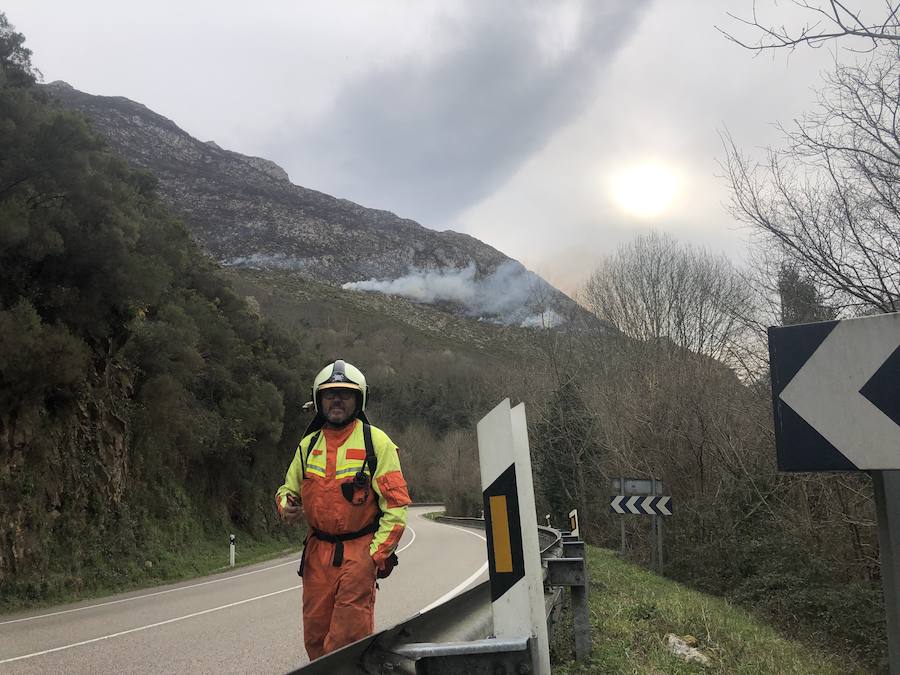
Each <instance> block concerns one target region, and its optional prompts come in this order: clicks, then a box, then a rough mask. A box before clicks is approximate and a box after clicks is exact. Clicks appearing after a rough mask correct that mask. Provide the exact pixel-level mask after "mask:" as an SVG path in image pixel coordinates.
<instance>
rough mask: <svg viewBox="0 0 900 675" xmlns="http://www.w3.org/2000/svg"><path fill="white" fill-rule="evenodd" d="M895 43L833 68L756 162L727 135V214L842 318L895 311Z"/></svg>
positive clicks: (898, 57) (898, 140)
mask: <svg viewBox="0 0 900 675" xmlns="http://www.w3.org/2000/svg"><path fill="white" fill-rule="evenodd" d="M898 124H900V47H894V46H890V47H888V48H886V49H881V50H879V51H878V52H876V54H875V56H874V57H873V58H872V59H871V60H870V62H869V63H867V64H865V65H862V66H838V67H837V69H836V71H835V73H834V74H833V75H832V76H831V77H830V78H829V79H828V82H827V86H826V88H825V90H824V91H823V92H822V93H821V94H820V96H819V101H818V109H817V111H816V112H815V113H813V114H810V115H807V116H805V117H804V118H803V119H801V120H799V121H797V122H796V125H795V127H794V128H793V129H790V130H785V134H786V140H787V142H786V146H785V147H784V148H781V149H772V148H770V149H769V150H768V152H767V159H766V160H765V161H764V162H762V163H754V162H753V161H752V160H751V159H749V158H748V157H746V156H744V155H742V154H741V153H740V152H739V151H738V149H737V146H736V144H735V142H734V140H733V139H732V138H731V137H730V136H729V135H728V134H724V135H723V140H724V144H725V148H726V153H727V160H726V162H725V170H726V174H727V177H728V179H729V181H730V183H731V188H732V204H731V206H732V212H733V213H734V215H735V216H736V217H737V218H738V219H740V220H742V221H744V222H746V223H748V224H749V225H751V226H752V228H753V229H754V231H755V232H756V233H757V234H759V235H760V237H761V239H762V243H763V245H765V246H769V247H771V248H773V249H774V250H776V251H778V253H779V254H780V255H781V256H782V258H783V261H784V262H785V263H787V264H789V265H790V266H791V267H793V268H795V269H797V270H798V271H799V272H800V273H801V274H802V275H803V276H805V277H807V278H809V279H811V280H812V281H813V282H814V283H815V284H816V286H817V287H818V289H819V290H821V291H822V293H823V301H824V302H825V303H827V304H828V305H830V306H833V307H836V308H838V309H844V310H847V312H848V313H862V312H871V311H878V312H891V311H897V310H898V309H900V128H898Z"/></svg>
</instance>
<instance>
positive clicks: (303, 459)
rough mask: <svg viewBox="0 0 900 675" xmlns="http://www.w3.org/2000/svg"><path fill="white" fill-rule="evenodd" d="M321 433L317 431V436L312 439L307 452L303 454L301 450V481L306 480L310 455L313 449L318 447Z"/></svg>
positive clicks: (301, 449)
mask: <svg viewBox="0 0 900 675" xmlns="http://www.w3.org/2000/svg"><path fill="white" fill-rule="evenodd" d="M321 433H322V432H321V431H317V432H316V433H315V435H314V436H313V437H312V438H311V439H310V441H309V445H307V446H306V452H303V448H300V468H301V469H302V472H301V479H303V478H306V461H307V460H308V459H309V453H310V452H312V449H313V448H314V447H316V443H318V442H319V435H320V434H321Z"/></svg>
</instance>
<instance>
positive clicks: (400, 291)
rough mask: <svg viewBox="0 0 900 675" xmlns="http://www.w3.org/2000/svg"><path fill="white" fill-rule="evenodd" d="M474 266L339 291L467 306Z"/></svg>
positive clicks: (349, 285) (424, 272)
mask: <svg viewBox="0 0 900 675" xmlns="http://www.w3.org/2000/svg"><path fill="white" fill-rule="evenodd" d="M475 271H476V270H475V263H472V262H470V263H469V264H468V265H467V266H466V267H463V268H461V269H455V270H414V271H413V272H412V273H410V274H407V275H406V276H405V277H400V278H399V279H392V280H389V281H378V280H377V279H369V280H368V281H351V282H349V283H346V284H344V285H343V286H341V288H346V289H349V290H352V291H376V292H378V293H385V294H387V295H401V296H403V297H404V298H410V299H412V300H416V301H418V302H425V303H433V302H438V301H440V300H449V301H451V302H458V303H461V304H463V305H466V306H469V305H470V304H471V303H472V302H473V300H474V298H475V294H476V293H475V287H476V285H477V282H476V281H475Z"/></svg>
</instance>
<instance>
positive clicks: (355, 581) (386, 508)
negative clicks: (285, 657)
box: [276, 420, 410, 659]
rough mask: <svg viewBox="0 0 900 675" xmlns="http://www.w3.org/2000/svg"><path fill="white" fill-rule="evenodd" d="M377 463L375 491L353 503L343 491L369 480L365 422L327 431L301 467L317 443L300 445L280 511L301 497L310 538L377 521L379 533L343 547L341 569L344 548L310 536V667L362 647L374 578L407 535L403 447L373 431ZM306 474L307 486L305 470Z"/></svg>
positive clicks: (360, 493)
mask: <svg viewBox="0 0 900 675" xmlns="http://www.w3.org/2000/svg"><path fill="white" fill-rule="evenodd" d="M371 430H372V441H373V446H374V450H375V456H376V459H377V466H376V470H375V478H374V480H372V481H371V488H370V489H368V490H360V489H356V490H355V491H354V502H360V503H350V502H349V501H347V499H346V498H345V497H344V495H343V494H342V492H341V484H342V483H345V482H348V481H350V482H352V481H353V476H354V475H355V474H356V472H357V471H363V472H365V473H367V474H368V466H367V465H366V463H365V458H366V451H365V443H364V439H363V433H362V422H361V421H359V420H355V421H354V422H353V423H351V424H348V425H347V426H346V427H345V428H343V429H328V428H325V429H323V430H322V434H321V435H320V437H319V439H318V440H317V442H316V444H315V446H314V447H312V448H309V450H308V453H309V454H308V455H305V459H304V460H302V459H301V456H300V453H301V452H304V453H305V452H306V451H307V446H308V444H309V442H310V441H311V440H312V439H311V438H310V437H306V438H304V439H303V440H301V441H300V445H299V447H298V448H297V453H296V454H295V457H294V461H293V462H291V466H290V468H288V471H287V475H286V476H285V484H284V485H282V486H281V488H279V490H278V492H277V493H276V503H277V506H278V509H279V511H281V510H282V509H283V508H284V505H285V500H286V498H287V495H288V494H293V495H294V496H298V493H299V496H300V498H301V500H302V504H303V513H304V515H305V516H306V519H307V522H308V523H309V527H310V531H311V532H312V530H319V531H320V532H324V533H327V534H330V535H341V534H348V533H351V532H356V531H358V530H361V529H363V528H365V527H366V526H368V525H371V524H372V523H374V522H375V519H376V518H377V517H378V513H379V508H380V510H381V517H380V519H379V520H378V529H377V531H375V532H374V533H371V534H365V535H363V536H360V537H357V538H355V539H349V540H347V541H344V542H342V544H343V561H342V562H341V564H340V565H339V566H335V565H334V564H333V563H334V561H335V551H336V547H337V546H338V544H335V543H331V542H328V541H323V540H322V539H318V538H316V537H315V536H308V537H307V541H306V549H305V553H304V556H305V560H304V566H303V637H304V643H305V645H306V651H307V653H308V654H309V658H310V659H316V658H318V657H320V656H322V655H323V654H327V653H329V652H332V651H334V650H336V649H339V648H340V647H343V646H344V645H347V644H350V643H351V642H355V641H356V640H359V639H361V638H363V637H365V636H366V635H369V634H371V633H372V632H373V631H374V629H375V575H376V572H377V570H378V568H380V567H383V566H384V561H385V560H386V559H387V558H388V557H389V556H390V555H391V553H393V551H394V549H395V548H396V547H397V544H398V543H399V542H400V537H401V536H402V535H403V530H404V529H405V527H406V506H407V505H408V504H409V503H410V498H409V493H408V491H407V488H406V481H405V480H404V478H403V474H402V472H401V471H400V460H399V456H398V454H397V446H396V445H394V444H393V442H392V441H391V440H390V438H388V436H387V434H385V433H384V432H383V431H381V430H380V429H378V428H377V427H371ZM304 464H305V466H306V478H305V480H304V479H303V477H302V471H303V469H302V466H303V465H304Z"/></svg>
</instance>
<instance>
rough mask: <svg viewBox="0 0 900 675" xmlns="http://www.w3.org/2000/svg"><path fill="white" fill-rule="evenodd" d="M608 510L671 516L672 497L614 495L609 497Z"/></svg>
mask: <svg viewBox="0 0 900 675" xmlns="http://www.w3.org/2000/svg"><path fill="white" fill-rule="evenodd" d="M609 510H610V511H612V512H613V513H618V514H620V515H634V516H671V515H672V498H671V497H659V496H653V495H634V496H632V497H629V496H627V495H615V496H613V497H612V498H611V499H610V502H609Z"/></svg>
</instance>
